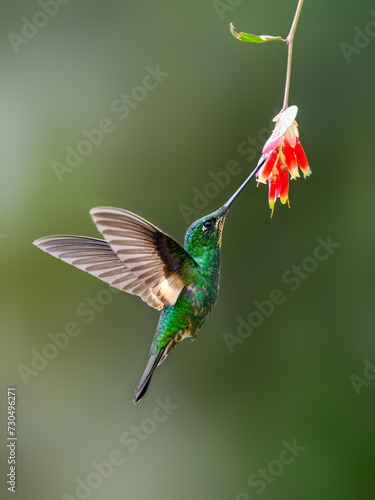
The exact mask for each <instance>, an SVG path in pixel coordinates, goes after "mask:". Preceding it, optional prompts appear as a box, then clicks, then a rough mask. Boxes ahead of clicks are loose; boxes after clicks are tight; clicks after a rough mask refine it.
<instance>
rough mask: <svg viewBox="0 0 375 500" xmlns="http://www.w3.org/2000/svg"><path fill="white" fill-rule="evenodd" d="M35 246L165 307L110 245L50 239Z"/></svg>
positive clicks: (72, 238) (73, 238) (79, 238)
mask: <svg viewBox="0 0 375 500" xmlns="http://www.w3.org/2000/svg"><path fill="white" fill-rule="evenodd" d="M34 245H36V246H38V247H39V248H40V249H41V250H44V251H45V252H48V253H50V254H51V255H53V256H54V257H57V258H59V259H61V260H63V261H65V262H67V263H68V264H71V265H73V266H75V267H78V269H82V270H83V271H86V272H87V273H90V274H92V275H93V276H96V277H97V278H99V279H101V280H102V281H105V282H106V283H109V284H110V285H111V286H113V287H115V288H118V289H120V290H124V291H125V292H128V293H132V294H133V295H138V296H139V297H141V299H142V300H144V301H145V302H147V304H148V305H150V306H151V307H154V308H155V309H158V310H160V309H163V307H164V303H163V302H162V301H161V300H160V299H158V298H157V297H156V295H155V294H154V293H153V291H152V289H151V288H150V287H149V286H147V285H146V284H145V283H143V282H142V281H140V280H139V279H138V278H137V277H136V276H134V274H132V273H131V271H130V270H129V269H128V268H127V267H126V265H125V264H124V262H123V261H122V260H120V259H119V257H118V256H117V255H116V253H115V252H114V251H113V250H112V248H111V247H110V246H109V244H108V243H107V242H106V241H103V240H99V239H96V238H86V237H85V236H46V237H45V238H40V239H38V240H36V241H34Z"/></svg>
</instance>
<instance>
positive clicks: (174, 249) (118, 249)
mask: <svg viewBox="0 0 375 500" xmlns="http://www.w3.org/2000/svg"><path fill="white" fill-rule="evenodd" d="M90 214H91V216H92V218H93V221H94V222H95V224H96V226H97V228H98V229H99V231H100V232H101V233H102V235H103V236H104V238H105V239H106V241H107V242H108V243H109V245H110V247H111V248H112V250H113V251H114V252H115V253H116V255H117V256H118V257H119V258H120V259H121V261H122V262H123V263H124V264H125V265H126V267H127V269H129V271H130V272H131V273H132V274H133V275H134V276H136V278H137V279H138V280H139V281H140V282H141V283H143V284H144V285H146V286H147V287H149V288H150V289H151V290H152V293H153V294H154V295H155V296H156V297H157V298H158V299H159V300H160V301H161V302H162V303H163V304H166V305H168V306H172V305H174V304H175V302H176V300H177V298H178V296H179V294H180V292H181V290H182V289H183V288H184V286H186V285H189V284H190V283H192V282H193V281H195V280H196V278H198V276H199V274H200V270H199V265H198V264H197V263H196V262H195V260H194V259H193V258H192V257H191V256H190V255H189V254H188V253H187V252H186V250H184V249H183V248H182V247H181V246H180V245H179V244H178V243H177V242H176V241H175V240H174V239H173V238H171V237H170V236H168V235H167V234H165V233H164V232H163V231H161V230H160V229H158V228H157V227H156V226H154V225H153V224H151V223H150V222H148V221H146V220H145V219H142V217H139V216H138V215H135V214H133V213H132V212H128V211H127V210H122V209H119V208H112V207H98V208H93V209H92V210H91V211H90Z"/></svg>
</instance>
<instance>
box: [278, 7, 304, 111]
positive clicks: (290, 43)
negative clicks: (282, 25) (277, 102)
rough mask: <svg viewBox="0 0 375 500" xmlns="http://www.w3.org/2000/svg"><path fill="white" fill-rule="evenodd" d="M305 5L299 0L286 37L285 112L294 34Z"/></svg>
mask: <svg viewBox="0 0 375 500" xmlns="http://www.w3.org/2000/svg"><path fill="white" fill-rule="evenodd" d="M302 5H303V0H299V2H298V5H297V9H296V13H295V15H294V19H293V23H292V26H291V28H290V31H289V35H288V36H287V37H286V44H287V45H288V64H287V70H286V82H285V93H284V104H283V107H282V110H281V111H284V110H285V109H286V108H287V107H288V99H289V87H290V73H291V70H292V53H293V39H294V33H295V32H296V28H297V24H298V19H299V16H300V14H301V9H302Z"/></svg>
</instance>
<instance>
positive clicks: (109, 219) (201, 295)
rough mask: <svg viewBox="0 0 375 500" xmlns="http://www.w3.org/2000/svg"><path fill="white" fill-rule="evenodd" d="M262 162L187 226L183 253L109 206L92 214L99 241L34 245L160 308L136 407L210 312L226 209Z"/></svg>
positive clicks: (63, 239) (69, 239)
mask: <svg viewBox="0 0 375 500" xmlns="http://www.w3.org/2000/svg"><path fill="white" fill-rule="evenodd" d="M265 160H266V158H264V159H263V158H262V159H261V161H260V162H259V163H258V165H257V167H256V168H255V170H254V171H253V172H252V173H251V174H250V176H249V177H248V178H247V179H246V181H245V182H244V183H243V184H242V185H241V187H240V188H239V189H238V190H237V191H236V193H235V194H234V195H233V196H232V197H231V198H230V199H229V200H228V201H227V203H225V205H223V206H222V207H221V208H219V209H218V210H216V211H215V212H213V213H212V214H209V215H206V216H205V217H202V218H201V219H199V220H197V221H196V222H194V223H193V224H192V225H191V226H190V227H189V229H188V230H187V232H186V235H185V245H184V248H182V246H180V245H179V244H178V243H177V242H176V241H175V240H174V239H173V238H171V237H170V236H168V235H167V234H166V233H164V232H163V231H161V230H160V229H158V228H157V227H156V226H154V225H153V224H151V223H150V222H148V221H146V220H145V219H142V218H141V217H139V216H138V215H136V214H133V213H132V212H129V211H127V210H122V209H120V208H111V207H98V208H93V209H92V210H91V211H90V214H91V217H92V218H93V221H94V223H95V224H96V227H97V228H98V230H99V231H100V232H101V234H102V235H103V236H104V238H105V239H104V240H101V239H97V238H89V237H86V236H64V235H58V236H46V237H44V238H40V239H38V240H36V241H34V245H36V246H38V247H39V248H40V249H41V250H44V251H45V252H48V253H50V254H51V255H53V256H54V257H57V258H59V259H61V260H63V261H65V262H67V263H68V264H71V265H73V266H75V267H77V268H79V269H82V270H83V271H86V272H88V273H90V274H92V275H93V276H96V277H97V278H99V279H101V280H102V281H105V282H106V283H109V284H110V285H111V286H113V287H115V288H118V289H120V290H124V291H125V292H128V293H131V294H133V295H138V296H139V297H140V298H141V299H142V300H143V301H145V302H147V304H148V305H150V306H151V307H154V308H155V309H158V310H159V311H162V313H161V315H160V318H159V323H158V325H157V328H156V332H155V336H154V339H153V341H152V344H151V349H150V353H149V357H148V361H147V363H146V367H145V369H144V372H143V374H142V376H141V379H140V381H139V384H138V386H137V388H136V390H135V394H134V398H133V402H134V403H137V402H138V401H139V400H140V399H141V398H142V397H143V396H144V394H145V392H146V390H147V388H148V386H149V383H150V380H151V377H152V374H153V372H154V370H155V368H156V367H157V366H158V365H160V364H161V363H162V361H164V359H165V358H166V357H167V355H168V354H169V353H170V352H171V351H172V349H174V348H175V347H176V346H177V345H178V344H179V343H180V342H181V340H183V339H185V338H191V339H192V340H194V339H195V337H196V335H197V331H198V330H199V329H200V328H201V327H202V325H203V323H204V322H205V320H206V319H207V317H208V316H209V314H210V313H211V311H212V309H213V308H214V306H215V304H216V301H217V298H218V292H219V281H220V263H221V237H222V231H223V226H224V221H225V218H226V215H227V213H228V209H229V206H230V205H231V204H232V203H233V201H234V199H235V198H236V197H237V196H238V194H239V193H240V192H241V191H242V189H243V188H244V187H245V185H246V184H247V183H248V182H249V181H250V179H251V178H252V177H253V175H255V174H256V172H257V171H258V170H259V168H260V167H261V166H262V165H263V163H264V161H265Z"/></svg>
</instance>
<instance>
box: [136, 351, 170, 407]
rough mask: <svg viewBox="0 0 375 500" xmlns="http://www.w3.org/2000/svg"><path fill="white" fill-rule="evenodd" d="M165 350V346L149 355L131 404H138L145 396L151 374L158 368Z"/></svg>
mask: <svg viewBox="0 0 375 500" xmlns="http://www.w3.org/2000/svg"><path fill="white" fill-rule="evenodd" d="M166 348H167V346H164V347H162V348H161V349H159V350H158V351H157V352H156V353H155V354H150V356H149V358H148V360H147V365H146V368H145V369H144V372H143V374H142V377H141V380H140V381H139V384H138V386H137V388H136V390H135V393H134V398H133V403H138V401H140V400H141V399H142V398H143V396H144V395H145V393H146V391H147V389H148V386H149V384H150V381H151V377H152V374H153V373H154V370H155V368H156V367H157V366H158V364H159V362H160V360H161V359H162V358H163V354H164V351H165V349H166Z"/></svg>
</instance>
